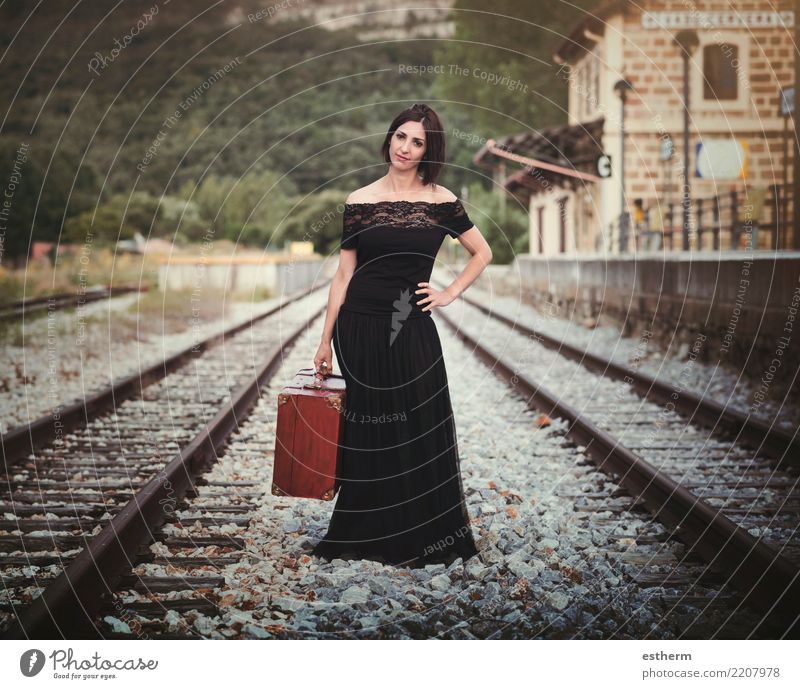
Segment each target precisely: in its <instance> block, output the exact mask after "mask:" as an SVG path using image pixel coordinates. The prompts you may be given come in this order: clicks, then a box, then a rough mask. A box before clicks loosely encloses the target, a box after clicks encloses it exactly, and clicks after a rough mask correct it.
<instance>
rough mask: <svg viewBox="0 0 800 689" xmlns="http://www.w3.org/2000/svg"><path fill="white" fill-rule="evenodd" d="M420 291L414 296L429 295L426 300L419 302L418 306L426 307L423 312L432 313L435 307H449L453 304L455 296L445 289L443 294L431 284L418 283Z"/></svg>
mask: <svg viewBox="0 0 800 689" xmlns="http://www.w3.org/2000/svg"><path fill="white" fill-rule="evenodd" d="M418 286H419V287H420V289H418V290H417V291H416V292H414V294H427V295H428V296H427V297H425V298H424V299H420V300H419V301H418V302H417V305H419V306H422V305H423V304H424V305H425V308H423V309H422V310H423V311H430V310H431V309H432V308H433V307H434V306H447V305H448V304H450V303H452V302H453V295H451V294H450V292H448V291H447V290H446V289H443V290H442V291H441V292H440V291H439V290H437V289H434V288H433V287H431V283H430V282H420V283H418Z"/></svg>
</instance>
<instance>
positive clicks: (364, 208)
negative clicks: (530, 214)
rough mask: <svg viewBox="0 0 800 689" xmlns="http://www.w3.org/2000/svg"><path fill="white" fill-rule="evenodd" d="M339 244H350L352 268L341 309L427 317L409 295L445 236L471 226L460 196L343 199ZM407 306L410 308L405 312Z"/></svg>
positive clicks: (415, 296)
mask: <svg viewBox="0 0 800 689" xmlns="http://www.w3.org/2000/svg"><path fill="white" fill-rule="evenodd" d="M342 224H343V227H342V241H341V248H342V249H345V250H346V249H355V250H356V251H357V253H356V270H355V273H354V274H353V277H352V278H351V280H350V284H349V285H348V289H347V294H346V296H345V301H344V303H343V304H342V306H341V308H343V309H349V310H352V311H359V312H362V313H369V314H373V315H383V316H391V315H392V314H397V313H398V312H405V313H406V314H407V316H406V317H420V316H429V315H430V311H426V312H422V311H420V309H419V307H418V306H417V304H416V301H417V299H423V298H425V296H426V295H424V294H414V292H415V291H416V290H417V289H419V287H418V283H420V282H427V281H429V280H430V276H431V271H432V270H433V262H434V260H435V259H436V254H437V253H438V251H439V248H440V247H441V245H442V242H443V241H444V238H445V236H446V235H449V236H451V237H458V236H459V235H460V234H462V233H463V232H465V231H466V230H468V229H470V228H471V227H472V221H471V220H470V219H469V216H468V215H467V212H466V210H465V209H464V206H463V204H462V203H461V201H460V199H455V200H453V201H444V202H439V203H433V202H428V201H403V200H401V201H377V202H375V203H346V204H345V207H344V216H343V221H342ZM409 308H410V312H409Z"/></svg>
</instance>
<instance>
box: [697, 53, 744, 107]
mask: <svg viewBox="0 0 800 689" xmlns="http://www.w3.org/2000/svg"><path fill="white" fill-rule="evenodd" d="M738 65H739V47H738V46H736V45H731V44H727V43H724V44H718V43H709V44H708V45H706V46H704V47H703V98H705V99H706V100H737V99H738V97H739V93H738V88H737V86H738V80H737V74H736V69H737V66H738Z"/></svg>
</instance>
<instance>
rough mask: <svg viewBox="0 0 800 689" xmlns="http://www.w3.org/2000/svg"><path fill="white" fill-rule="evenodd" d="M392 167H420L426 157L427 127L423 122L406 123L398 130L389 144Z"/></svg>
mask: <svg viewBox="0 0 800 689" xmlns="http://www.w3.org/2000/svg"><path fill="white" fill-rule="evenodd" d="M389 155H390V159H391V161H392V165H394V166H396V167H398V168H401V169H404V170H405V169H408V168H413V167H416V166H417V165H419V163H420V161H421V160H422V156H423V155H425V127H423V126H422V122H411V121H409V122H404V123H403V124H401V125H400V126H399V127H398V128H397V129H396V130H395V133H394V135H393V136H392V139H391V142H390V144H389Z"/></svg>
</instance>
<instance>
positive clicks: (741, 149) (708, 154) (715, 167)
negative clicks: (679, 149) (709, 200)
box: [695, 139, 750, 180]
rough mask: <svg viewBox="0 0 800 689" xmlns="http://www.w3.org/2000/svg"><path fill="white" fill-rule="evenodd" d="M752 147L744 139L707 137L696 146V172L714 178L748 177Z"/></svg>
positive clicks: (701, 175)
mask: <svg viewBox="0 0 800 689" xmlns="http://www.w3.org/2000/svg"><path fill="white" fill-rule="evenodd" d="M749 152H750V147H749V145H748V143H747V141H744V140H742V139H707V140H705V141H701V142H700V143H698V144H697V146H696V147H695V161H696V165H695V174H696V175H697V177H703V178H706V179H714V180H726V179H747V163H748V158H749V155H748V154H749Z"/></svg>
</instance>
